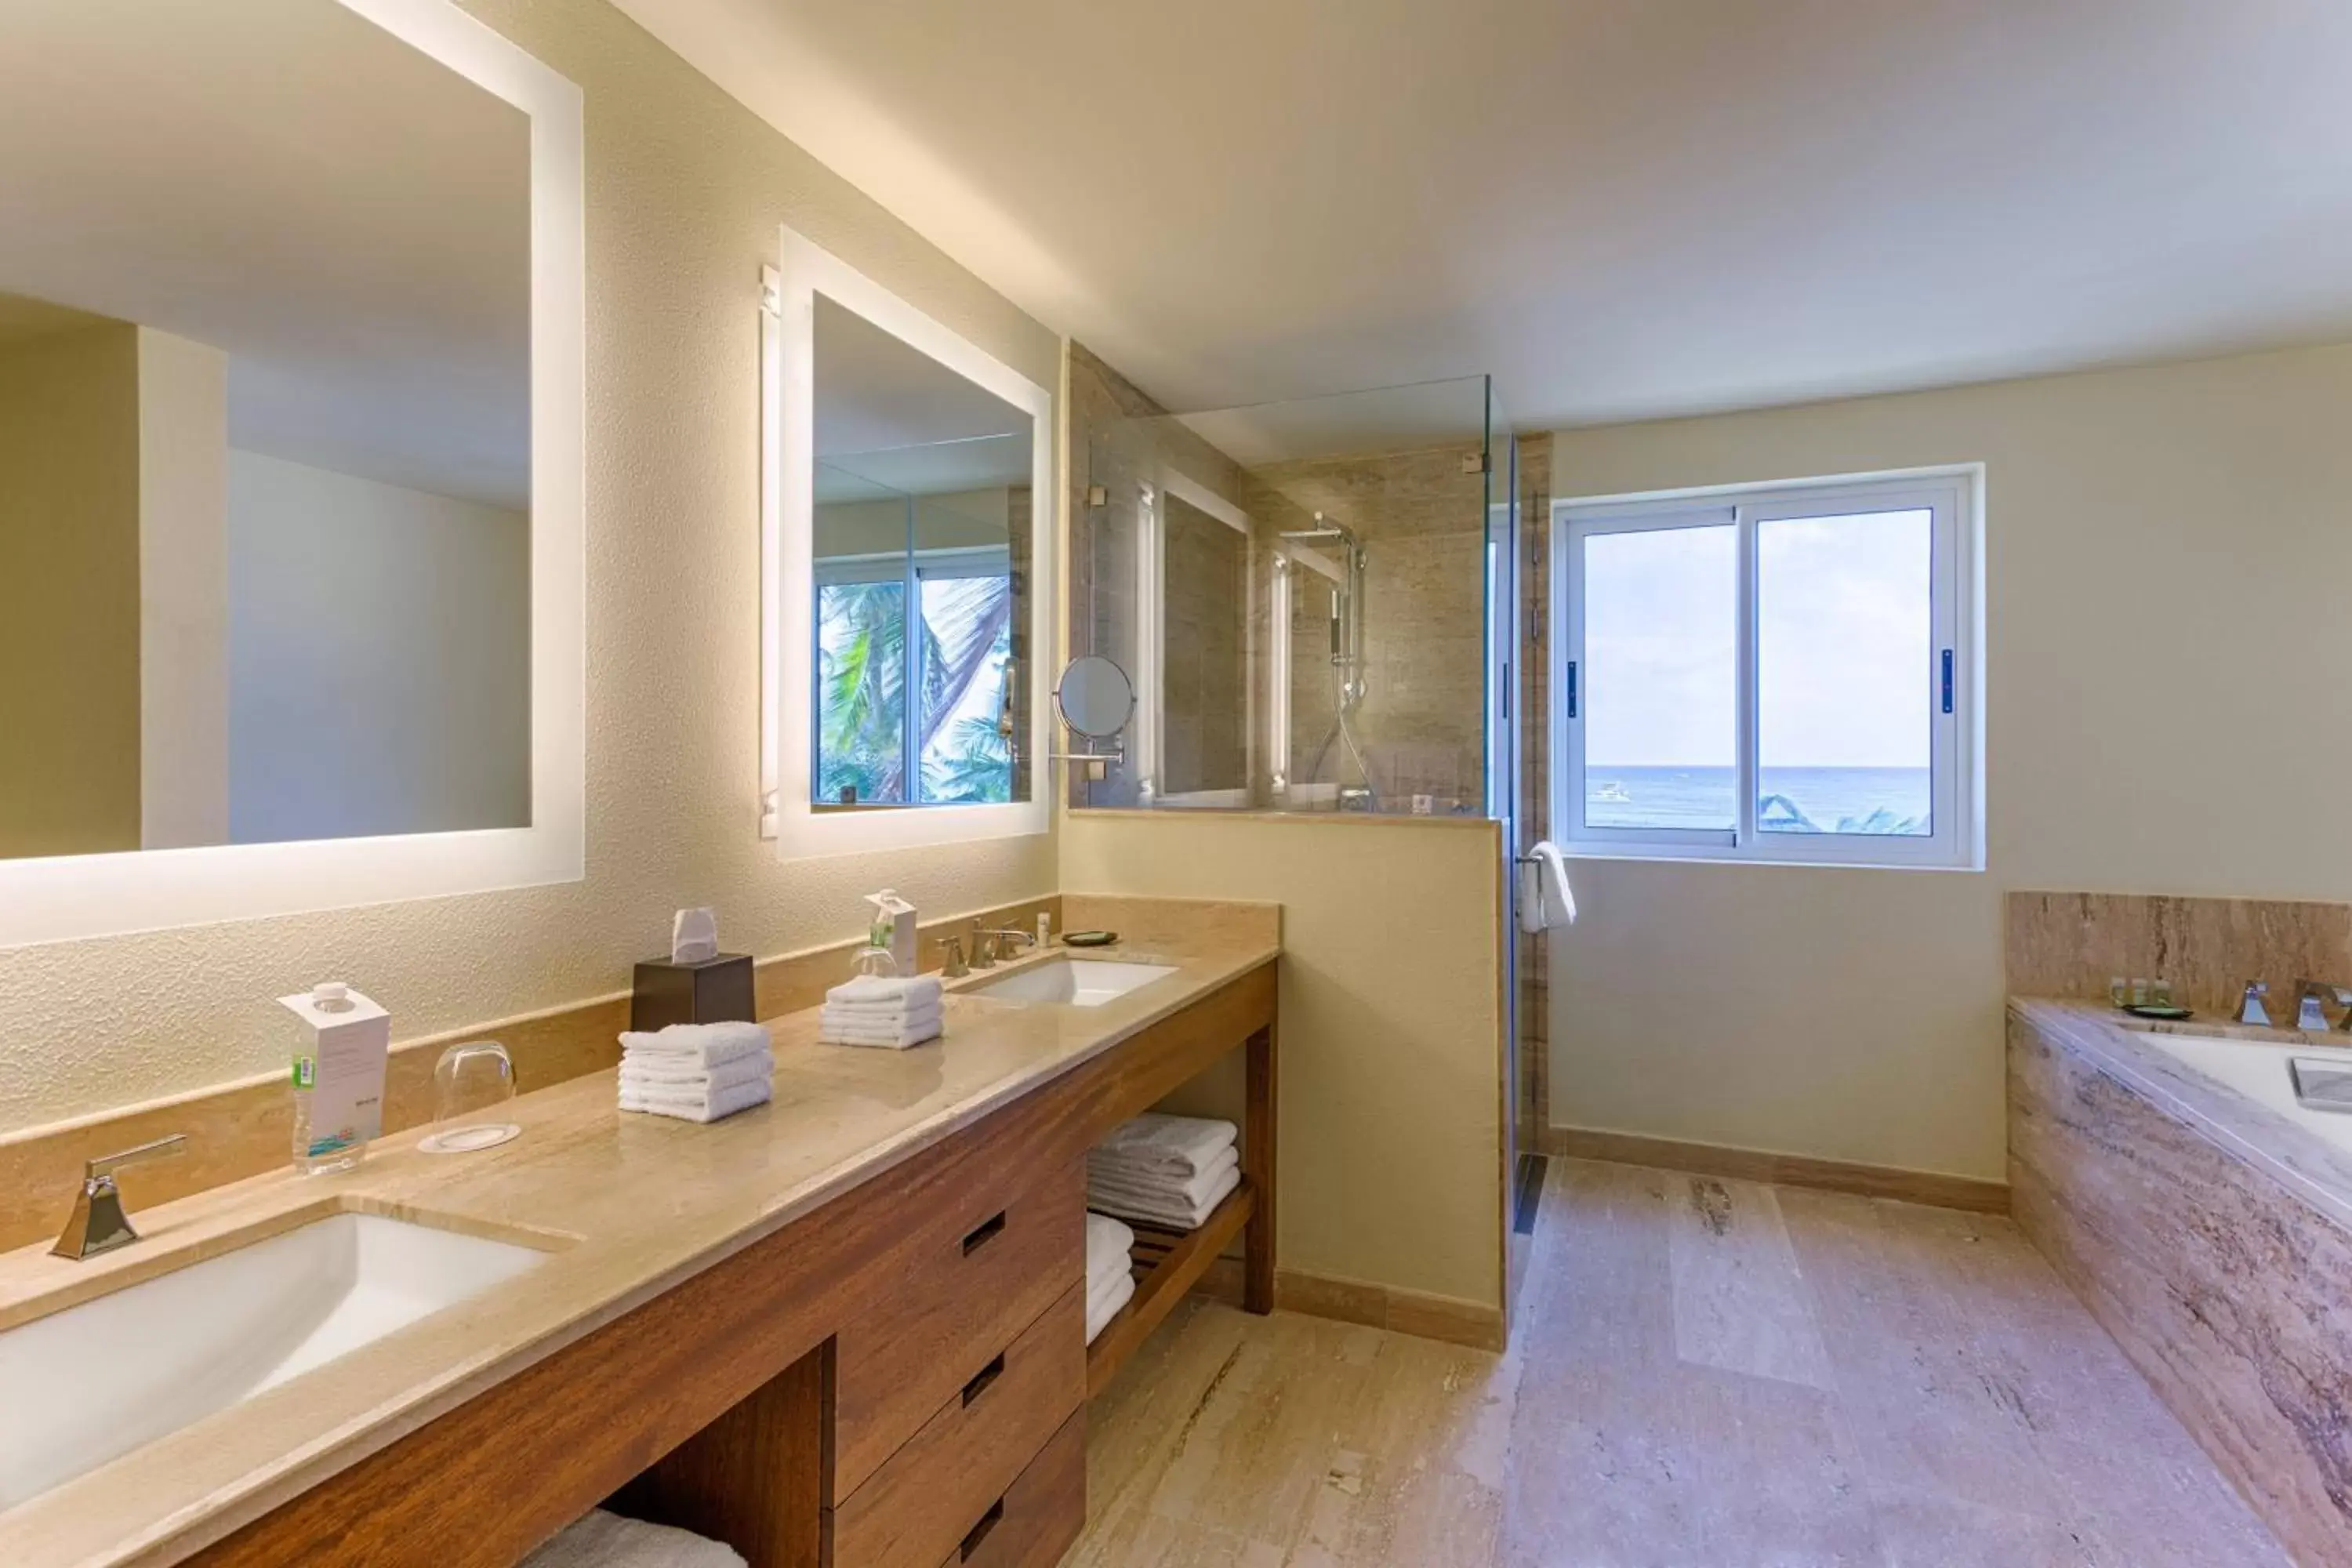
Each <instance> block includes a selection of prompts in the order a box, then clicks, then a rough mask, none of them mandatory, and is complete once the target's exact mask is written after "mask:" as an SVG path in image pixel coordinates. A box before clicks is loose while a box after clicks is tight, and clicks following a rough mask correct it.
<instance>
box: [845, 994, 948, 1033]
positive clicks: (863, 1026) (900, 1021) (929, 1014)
mask: <svg viewBox="0 0 2352 1568" xmlns="http://www.w3.org/2000/svg"><path fill="white" fill-rule="evenodd" d="M946 1018H948V1013H946V1008H940V1006H919V1008H915V1011H912V1013H852V1011H845V1008H837V1006H833V1004H830V1002H828V1004H825V1006H824V1008H818V1011H816V1023H818V1027H842V1030H879V1032H889V1035H903V1032H906V1030H922V1027H939V1025H940V1023H943V1020H946Z"/></svg>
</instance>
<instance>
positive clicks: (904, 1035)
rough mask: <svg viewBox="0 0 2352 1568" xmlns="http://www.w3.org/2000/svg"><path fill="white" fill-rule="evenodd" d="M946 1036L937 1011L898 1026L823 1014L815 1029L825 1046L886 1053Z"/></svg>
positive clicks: (891, 1023) (921, 1015)
mask: <svg viewBox="0 0 2352 1568" xmlns="http://www.w3.org/2000/svg"><path fill="white" fill-rule="evenodd" d="M945 1033H947V1025H946V1024H945V1022H944V1021H943V1020H942V1018H941V1016H940V1014H939V1013H938V1012H937V1011H936V1010H935V1011H933V1012H930V1013H929V1014H920V1015H916V1016H910V1017H908V1018H907V1019H905V1020H903V1021H899V1022H889V1021H885V1022H880V1023H868V1022H866V1021H864V1020H861V1019H855V1018H841V1017H836V1016H833V1015H831V1014H824V1015H820V1016H818V1018H817V1026H816V1037H817V1040H818V1042H819V1043H820V1044H822V1045H827V1046H879V1047H882V1048H884V1049H885V1050H904V1049H906V1048H907V1047H908V1046H919V1045H921V1044H922V1043H923V1042H924V1041H926V1040H936V1039H938V1038H939V1037H940V1036H941V1035H943V1034H945Z"/></svg>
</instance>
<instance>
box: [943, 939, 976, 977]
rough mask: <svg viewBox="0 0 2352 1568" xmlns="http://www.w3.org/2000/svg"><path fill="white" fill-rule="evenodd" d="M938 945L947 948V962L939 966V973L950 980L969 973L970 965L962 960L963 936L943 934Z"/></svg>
mask: <svg viewBox="0 0 2352 1568" xmlns="http://www.w3.org/2000/svg"><path fill="white" fill-rule="evenodd" d="M940 946H941V947H943V948H945V949H947V963H945V964H943V965H942V966H941V967H940V973H941V974H943V975H945V976H946V977H947V978H948V979H950V980H961V979H962V978H963V977H964V976H965V975H967V974H970V973H971V965H970V964H969V963H965V962H964V957H963V938H961V937H960V936H943V937H941V938H940Z"/></svg>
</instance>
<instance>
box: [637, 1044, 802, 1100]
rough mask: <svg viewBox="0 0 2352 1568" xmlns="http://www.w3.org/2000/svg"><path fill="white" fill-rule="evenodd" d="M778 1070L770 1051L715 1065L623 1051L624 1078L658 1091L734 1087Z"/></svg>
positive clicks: (642, 1086)
mask: <svg viewBox="0 0 2352 1568" xmlns="http://www.w3.org/2000/svg"><path fill="white" fill-rule="evenodd" d="M775 1071H776V1058H775V1055H774V1053H773V1052H771V1051H758V1052H754V1053H753V1054H752V1055H751V1056H748V1057H737V1058H735V1059H734V1060H732V1061H725V1062H720V1063H719V1065H718V1066H717V1067H715V1068H705V1067H697V1066H695V1065H694V1064H693V1063H692V1062H690V1061H681V1060H679V1059H678V1058H675V1057H665V1056H658V1055H656V1056H650V1057H648V1056H641V1055H637V1054H635V1053H632V1052H628V1051H623V1052H622V1053H621V1081H622V1082H623V1083H625V1084H634V1085H635V1086H636V1087H637V1088H639V1089H651V1090H653V1091H655V1092H656V1093H660V1092H662V1091H664V1090H667V1089H697V1090H702V1089H732V1088H734V1087H735V1086H736V1085H737V1084H739V1083H751V1082H753V1081H755V1080H757V1079H766V1078H772V1077H773V1076H774V1074H775Z"/></svg>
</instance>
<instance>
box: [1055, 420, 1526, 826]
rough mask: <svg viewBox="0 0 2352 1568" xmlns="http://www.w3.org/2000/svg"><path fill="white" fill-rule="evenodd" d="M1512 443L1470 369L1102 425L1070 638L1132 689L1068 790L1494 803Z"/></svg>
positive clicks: (1262, 805)
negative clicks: (1094, 759) (1119, 737)
mask: <svg viewBox="0 0 2352 1568" xmlns="http://www.w3.org/2000/svg"><path fill="white" fill-rule="evenodd" d="M1515 457H1516V448H1515V445H1514V443H1513V441H1512V438H1511V436H1510V433H1509V427H1508V426H1507V423H1506V422H1505V421H1504V420H1503V419H1502V417H1501V416H1500V412H1499V410H1498V409H1497V407H1496V401H1495V396H1494V392H1493V388H1492V386H1491V384H1490V383H1489V380H1488V378H1486V377H1484V376H1473V377H1466V378H1463V379H1459V380H1452V381H1439V382H1428V383H1423V384H1416V385H1410V386H1396V387H1387V388H1382V389H1380V390H1377V391H1371V392H1358V393H1348V394H1343V395H1337V396H1331V397H1319V398H1307V399H1299V400H1296V401H1292V402H1286V403H1274V404H1260V405H1253V406H1248V407H1240V408H1226V409H1218V410H1213V411H1210V412H1207V413H1197V414H1171V415H1155V416H1149V417H1137V418H1129V419H1123V420H1119V421H1117V422H1115V423H1113V424H1111V425H1110V426H1108V428H1097V430H1096V432H1095V433H1094V437H1093V439H1092V440H1091V441H1090V443H1089V447H1088V450H1087V452H1086V453H1085V454H1084V461H1085V462H1086V464H1087V491H1086V500H1087V507H1086V510H1085V513H1084V516H1083V517H1082V518H1081V519H1080V520H1079V522H1078V526H1079V527H1080V528H1081V529H1083V530H1084V531H1085V535H1086V537H1085V540H1084V546H1085V547H1084V549H1083V550H1082V551H1080V552H1077V554H1078V555H1079V557H1080V558H1081V559H1082V560H1083V562H1084V563H1085V569H1084V571H1083V572H1082V573H1079V574H1074V575H1075V576H1076V581H1074V583H1073V592H1074V594H1076V595H1077V596H1078V604H1077V615H1076V627H1075V628H1074V629H1075V631H1076V640H1077V642H1078V643H1079V645H1080V647H1078V649H1077V650H1076V651H1083V652H1091V653H1094V654H1097V655H1100V656H1103V657H1106V658H1110V659H1112V660H1114V661H1116V662H1117V663H1118V664H1119V665H1120V666H1121V668H1125V669H1126V670H1128V671H1129V673H1130V674H1131V675H1132V676H1133V678H1134V680H1135V687H1136V692H1137V707H1136V713H1135V721H1134V723H1133V725H1132V726H1131V728H1130V730H1129V743H1128V745H1127V747H1126V750H1125V754H1124V756H1123V757H1121V758H1120V759H1118V761H1117V762H1116V763H1112V764H1110V765H1109V766H1108V767H1106V768H1105V769H1104V770H1103V774H1104V776H1102V777H1100V778H1098V779H1092V780H1089V779H1086V778H1084V777H1078V778H1076V780H1075V782H1074V783H1073V785H1072V789H1073V798H1072V804H1073V805H1080V806H1128V807H1136V806H1141V807H1150V808H1153V809H1160V810H1211V811H1214V810H1227V811H1231V810H1254V811H1281V812H1352V813H1360V814H1367V815H1394V816H1486V817H1502V818H1507V817H1509V816H1511V814H1512V813H1511V786H1512V783H1513V775H1514V773H1515V771H1516V763H1515V759H1516V756H1517V749H1516V747H1515V746H1514V745H1513V743H1512V725H1511V718H1510V714H1511V707H1512V699H1511V687H1512V683H1513V679H1514V677H1513V674H1512V671H1511V668H1510V663H1511V658H1512V653H1513V648H1514V646H1515V643H1516V626H1517V621H1516V615H1515V607H1516V603H1517V550H1516V548H1515V542H1516V534H1517V504H1516V499H1515V489H1516V482H1517V479H1516V461H1515Z"/></svg>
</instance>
